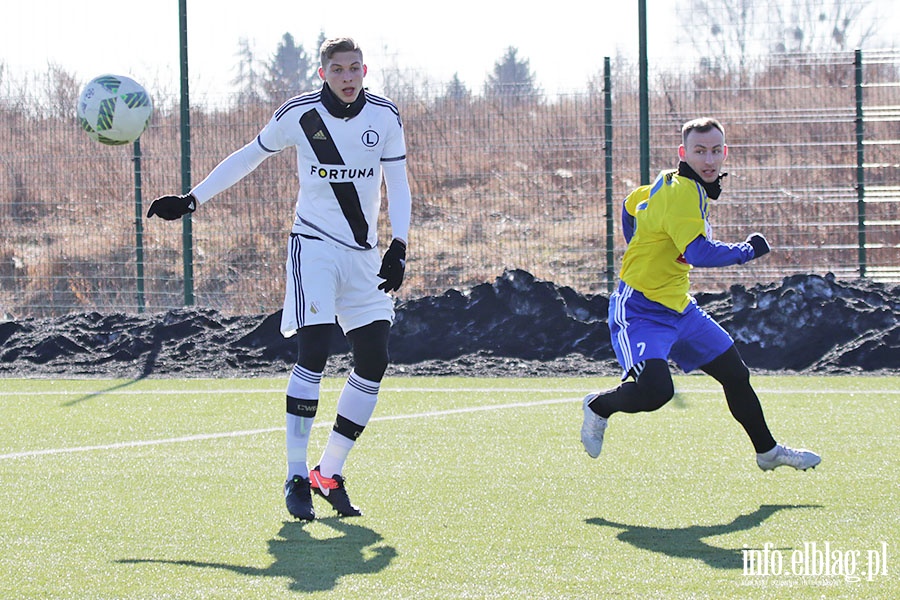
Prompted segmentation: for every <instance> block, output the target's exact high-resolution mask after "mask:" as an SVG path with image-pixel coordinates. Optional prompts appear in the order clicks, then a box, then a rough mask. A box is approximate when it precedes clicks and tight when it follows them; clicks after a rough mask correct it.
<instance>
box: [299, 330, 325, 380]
mask: <svg viewBox="0 0 900 600" xmlns="http://www.w3.org/2000/svg"><path fill="white" fill-rule="evenodd" d="M332 330H333V326H332V325H309V326H306V327H301V328H300V331H298V332H297V364H298V365H300V366H301V367H303V368H304V369H307V370H309V371H312V372H314V373H322V372H323V371H325V365H326V363H327V362H328V355H329V353H330V348H331V335H332Z"/></svg>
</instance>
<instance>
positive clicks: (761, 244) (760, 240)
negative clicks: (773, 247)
mask: <svg viewBox="0 0 900 600" xmlns="http://www.w3.org/2000/svg"><path fill="white" fill-rule="evenodd" d="M747 243H748V244H750V245H751V246H753V258H759V257H760V256H762V255H763V254H768V253H769V242H767V241H766V238H764V237H763V235H762V234H761V233H751V234H750V236H749V237H748V238H747Z"/></svg>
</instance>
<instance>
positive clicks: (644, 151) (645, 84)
mask: <svg viewBox="0 0 900 600" xmlns="http://www.w3.org/2000/svg"><path fill="white" fill-rule="evenodd" d="M647 71H648V68H647V0H639V1H638V77H639V78H640V81H639V85H638V94H639V96H640V111H641V114H640V126H641V132H640V145H641V185H647V184H648V183H650V83H649V75H648V74H647Z"/></svg>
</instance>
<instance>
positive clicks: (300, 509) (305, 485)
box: [284, 475, 316, 521]
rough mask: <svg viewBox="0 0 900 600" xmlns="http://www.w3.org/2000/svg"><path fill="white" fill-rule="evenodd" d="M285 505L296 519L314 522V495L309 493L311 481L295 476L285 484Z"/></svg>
mask: <svg viewBox="0 0 900 600" xmlns="http://www.w3.org/2000/svg"><path fill="white" fill-rule="evenodd" d="M284 503H285V504H286V505H287V509H288V512H289V513H291V515H292V516H293V517H294V518H297V519H301V520H303V521H312V520H313V519H315V518H316V511H315V510H313V505H312V495H310V493H309V479H305V478H303V477H300V476H299V475H294V476H293V477H291V478H290V479H288V480H287V481H285V482H284Z"/></svg>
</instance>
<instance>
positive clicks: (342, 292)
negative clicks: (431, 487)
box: [147, 38, 411, 520]
mask: <svg viewBox="0 0 900 600" xmlns="http://www.w3.org/2000/svg"><path fill="white" fill-rule="evenodd" d="M320 54H321V66H320V67H319V76H320V77H321V78H322V79H323V80H324V84H323V85H322V89H321V90H319V91H316V92H311V93H308V94H303V95H300V96H296V97H294V98H291V99H290V100H288V101H287V102H285V103H284V104H283V105H282V106H281V107H280V108H279V109H278V110H277V111H275V114H274V115H273V116H272V119H271V120H270V121H269V123H268V124H267V125H266V126H265V127H264V128H263V129H262V131H260V133H259V135H258V136H257V137H256V139H254V140H253V141H252V142H250V143H249V144H247V145H246V146H244V147H243V148H241V149H239V150H237V151H236V152H234V153H233V154H231V155H230V156H229V157H227V158H226V159H225V160H223V161H222V162H221V163H219V164H218V165H217V166H216V167H215V168H214V169H213V170H212V171H211V172H210V173H209V175H208V176H207V177H206V178H205V179H204V180H203V181H201V182H200V183H199V184H197V185H196V186H195V187H194V188H193V189H192V190H191V191H190V193H188V194H185V195H181V196H162V197H160V198H157V199H156V200H155V201H154V202H153V203H152V204H151V206H150V209H149V211H148V213H147V216H148V217H150V216H153V215H157V216H159V217H160V218H162V219H166V220H174V219H179V218H181V217H182V216H183V215H185V214H187V213H189V212H193V211H194V210H196V209H197V207H199V206H200V205H202V204H203V203H204V202H206V201H208V200H209V199H210V198H212V197H213V196H215V195H216V194H218V193H220V192H222V191H224V190H226V189H228V188H229V187H231V186H232V185H234V184H236V183H237V182H238V181H240V180H241V179H243V178H244V177H246V176H247V175H248V174H250V173H251V172H252V171H253V170H254V169H256V167H258V166H259V165H260V164H261V163H262V162H263V161H264V160H265V159H266V158H268V157H270V156H272V155H273V154H276V153H278V152H280V151H281V150H283V149H285V148H288V147H290V146H294V147H295V148H296V150H297V168H298V171H299V177H300V191H299V194H298V196H297V204H296V211H295V216H294V224H293V227H292V229H291V235H290V241H289V243H288V256H287V279H286V285H285V299H284V311H283V315H282V321H281V331H282V334H283V335H284V336H285V337H290V336H293V335H296V336H297V341H298V353H297V363H296V365H294V367H293V370H292V372H291V377H290V380H289V381H288V386H287V417H286V420H287V436H286V444H287V463H288V478H287V481H286V482H285V485H284V493H285V503H286V504H287V509H288V511H289V512H290V513H291V515H293V516H294V517H296V518H298V519H302V520H312V519H314V518H315V510H314V508H313V503H312V495H311V491H310V490H312V491H314V492H316V493H317V495H319V496H321V497H323V498H324V499H325V500H327V501H328V503H329V504H331V506H332V507H333V508H334V509H335V510H336V511H337V512H338V513H339V514H340V515H342V516H358V515H360V514H362V513H361V512H360V510H359V508H357V507H356V506H355V505H353V504H352V503H351V502H350V499H349V497H348V496H347V490H346V487H345V485H344V479H343V475H342V472H343V467H344V463H345V461H346V459H347V455H348V454H349V452H350V449H351V448H352V447H353V445H354V443H355V442H356V440H357V438H358V437H359V436H360V434H361V433H362V432H363V429H365V427H366V424H367V423H368V422H369V419H370V418H371V416H372V413H373V411H374V410H375V404H376V401H377V399H378V391H379V387H380V385H381V380H382V377H383V376H384V372H385V370H386V369H387V365H388V360H389V356H388V334H389V331H390V326H391V323H392V322H393V318H394V309H393V300H392V299H391V297H390V296H389V295H388V292H391V291H395V290H397V289H399V288H400V285H401V284H402V283H403V276H404V272H405V269H406V243H407V238H408V232H409V222H410V205H411V200H410V191H409V181H408V179H407V175H406V142H405V140H404V135H403V127H402V124H401V121H400V114H399V112H398V110H397V107H396V106H395V105H394V104H393V103H392V102H391V101H390V100H388V99H387V98H384V97H381V96H378V95H375V94H372V93H369V92H368V91H366V90H365V89H363V77H365V75H366V65H365V63H364V62H363V55H362V51H361V50H360V48H359V46H358V45H357V44H356V42H355V41H354V40H352V39H350V38H337V39H330V40H326V41H325V42H324V43H323V44H322V47H321V52H320ZM382 177H383V179H384V182H385V185H386V187H387V195H388V216H389V219H390V225H391V230H392V234H393V239H392V241H391V243H390V246H389V247H388V249H387V251H386V252H385V253H384V256H383V258H380V253H379V250H378V248H377V242H378V240H377V220H378V214H379V207H380V203H381V182H382ZM335 321H337V323H338V324H339V325H340V326H341V328H342V330H343V331H344V334H345V335H346V337H347V339H348V341H349V343H350V346H351V348H352V352H353V362H354V368H353V372H351V373H350V376H349V378H348V380H347V382H346V384H345V385H344V387H343V390H342V391H341V394H340V397H339V399H338V404H337V416H336V419H335V423H334V427H333V429H332V431H331V433H330V434H329V438H328V441H327V444H326V446H325V449H324V451H323V453H322V457H321V460H320V461H319V464H318V466H316V467H315V468H314V469H312V470H310V469H309V467H308V465H307V446H308V442H309V435H310V431H311V428H312V424H313V419H314V417H315V416H316V410H317V408H318V402H319V384H320V382H321V380H322V373H323V372H324V370H325V364H326V362H327V360H328V357H329V354H330V349H329V340H330V338H331V325H333V324H334V323H335Z"/></svg>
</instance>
